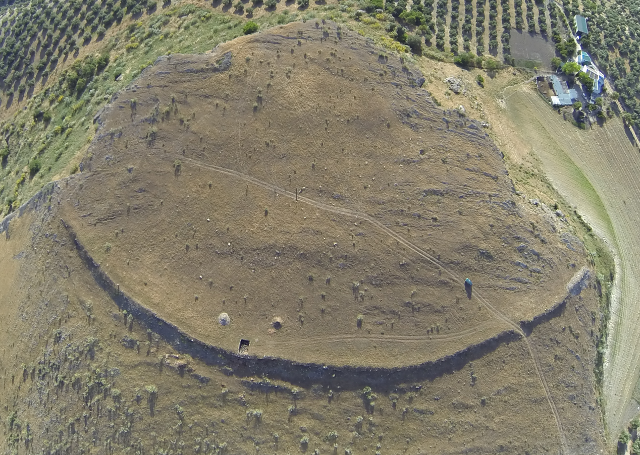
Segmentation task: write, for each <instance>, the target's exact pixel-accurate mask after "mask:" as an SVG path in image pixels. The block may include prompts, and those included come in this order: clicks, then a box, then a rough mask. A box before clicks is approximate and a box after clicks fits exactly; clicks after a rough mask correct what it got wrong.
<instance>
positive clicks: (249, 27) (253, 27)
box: [242, 21, 259, 35]
mask: <svg viewBox="0 0 640 455" xmlns="http://www.w3.org/2000/svg"><path fill="white" fill-rule="evenodd" d="M258 28H259V27H258V24H256V23H255V22H253V21H249V22H247V23H246V24H244V27H242V33H244V34H245V35H250V34H252V33H255V32H257V31H258Z"/></svg>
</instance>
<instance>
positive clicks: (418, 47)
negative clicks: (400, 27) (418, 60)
mask: <svg viewBox="0 0 640 455" xmlns="http://www.w3.org/2000/svg"><path fill="white" fill-rule="evenodd" d="M407 44H408V45H409V47H410V48H411V52H413V53H414V54H418V55H422V39H421V38H420V37H419V36H417V35H409V37H408V38H407Z"/></svg>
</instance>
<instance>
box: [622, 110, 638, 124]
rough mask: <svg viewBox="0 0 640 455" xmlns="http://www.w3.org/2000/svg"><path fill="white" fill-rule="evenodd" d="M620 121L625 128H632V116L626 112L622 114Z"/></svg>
mask: <svg viewBox="0 0 640 455" xmlns="http://www.w3.org/2000/svg"><path fill="white" fill-rule="evenodd" d="M622 121H623V122H624V124H625V125H627V126H633V124H634V123H635V122H634V120H633V115H631V114H629V113H628V112H625V113H624V114H622Z"/></svg>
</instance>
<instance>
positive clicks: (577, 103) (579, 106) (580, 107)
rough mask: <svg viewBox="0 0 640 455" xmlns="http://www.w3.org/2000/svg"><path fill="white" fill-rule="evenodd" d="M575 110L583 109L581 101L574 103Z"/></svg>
mask: <svg viewBox="0 0 640 455" xmlns="http://www.w3.org/2000/svg"><path fill="white" fill-rule="evenodd" d="M573 108H574V109H575V110H576V111H579V110H580V109H582V103H581V102H580V101H576V102H575V103H573Z"/></svg>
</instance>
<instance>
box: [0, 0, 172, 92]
mask: <svg viewBox="0 0 640 455" xmlns="http://www.w3.org/2000/svg"><path fill="white" fill-rule="evenodd" d="M2 1H4V3H5V5H6V4H9V5H10V4H11V3H12V2H11V0H9V1H8V2H7V0H0V2H2ZM17 3H18V2H16V4H14V6H13V7H10V8H5V14H4V16H3V18H2V20H1V21H0V87H2V91H3V92H4V94H5V95H6V96H9V97H10V96H13V95H14V92H15V91H17V92H18V93H19V94H20V95H22V94H23V93H24V92H25V91H27V90H28V89H29V88H31V87H33V86H34V85H35V83H36V82H37V81H38V80H40V79H42V80H43V81H46V79H47V77H48V76H49V74H50V72H51V71H53V70H54V69H55V68H56V66H57V65H58V61H59V60H60V59H61V58H66V57H67V56H68V55H69V54H72V55H75V56H77V54H78V53H79V51H80V48H81V47H82V46H86V45H88V44H89V43H91V41H92V40H94V39H100V38H101V37H102V36H104V34H105V33H106V31H107V30H108V29H109V27H111V26H112V25H113V24H116V23H120V22H121V21H122V20H123V19H124V17H125V16H126V15H132V16H134V17H135V16H136V15H140V14H142V13H143V12H145V11H146V12H153V11H154V10H155V9H156V8H157V5H158V2H157V0H144V1H137V0H104V1H96V0H51V1H45V0H33V1H31V2H30V4H29V5H28V6H26V5H19V6H17ZM166 3H170V0H165V4H166ZM0 5H2V4H1V3H0Z"/></svg>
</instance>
